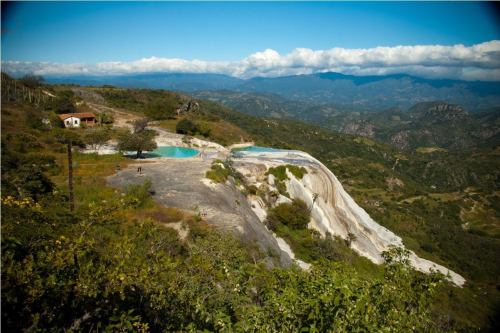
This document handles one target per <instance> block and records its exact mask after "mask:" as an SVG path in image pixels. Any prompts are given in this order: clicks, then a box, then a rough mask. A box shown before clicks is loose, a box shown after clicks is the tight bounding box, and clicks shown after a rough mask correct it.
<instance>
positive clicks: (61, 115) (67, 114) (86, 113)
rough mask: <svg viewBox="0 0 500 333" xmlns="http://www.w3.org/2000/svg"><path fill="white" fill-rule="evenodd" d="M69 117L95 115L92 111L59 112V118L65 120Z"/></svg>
mask: <svg viewBox="0 0 500 333" xmlns="http://www.w3.org/2000/svg"><path fill="white" fill-rule="evenodd" d="M71 117H75V118H80V119H81V118H95V115H94V114H93V113H90V112H85V113H63V114H60V115H59V118H61V120H65V119H68V118H71Z"/></svg>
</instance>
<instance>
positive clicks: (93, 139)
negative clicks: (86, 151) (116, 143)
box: [84, 128, 111, 152]
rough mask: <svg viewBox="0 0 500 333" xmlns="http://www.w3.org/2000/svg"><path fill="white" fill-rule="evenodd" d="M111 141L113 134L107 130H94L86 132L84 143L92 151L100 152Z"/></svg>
mask: <svg viewBox="0 0 500 333" xmlns="http://www.w3.org/2000/svg"><path fill="white" fill-rule="evenodd" d="M109 139H111V134H110V131H109V129H107V128H94V129H89V130H87V131H86V132H85V136H84V141H85V143H86V144H87V145H89V146H90V147H91V148H92V149H94V150H96V151H97V152H99V149H101V147H102V146H103V145H104V144H106V142H108V140H109Z"/></svg>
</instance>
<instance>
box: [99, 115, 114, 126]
mask: <svg viewBox="0 0 500 333" xmlns="http://www.w3.org/2000/svg"><path fill="white" fill-rule="evenodd" d="M114 122H115V118H114V117H113V115H112V114H110V113H106V112H100V113H98V114H97V123H98V124H99V125H110V124H112V123H114Z"/></svg>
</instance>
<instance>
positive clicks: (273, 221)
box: [267, 199, 311, 230]
mask: <svg viewBox="0 0 500 333" xmlns="http://www.w3.org/2000/svg"><path fill="white" fill-rule="evenodd" d="M310 218H311V214H310V212H309V209H308V207H307V204H306V203H305V202H304V201H302V200H300V199H294V200H293V201H292V203H282V204H279V205H278V206H276V207H274V208H271V209H270V210H269V213H268V215H267V224H268V226H269V228H270V229H271V230H276V229H277V228H278V227H279V226H280V225H286V226H289V227H290V228H292V229H304V228H307V224H308V223H309V220H310Z"/></svg>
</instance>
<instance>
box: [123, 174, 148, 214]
mask: <svg viewBox="0 0 500 333" xmlns="http://www.w3.org/2000/svg"><path fill="white" fill-rule="evenodd" d="M150 199H151V180H149V179H148V180H146V181H145V182H144V183H143V184H130V185H127V187H126V188H125V204H126V206H128V207H133V208H142V207H144V206H146V204H147V203H149V202H150Z"/></svg>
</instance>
